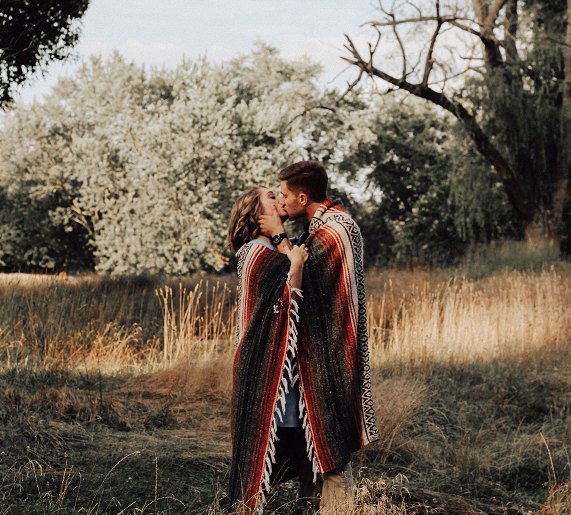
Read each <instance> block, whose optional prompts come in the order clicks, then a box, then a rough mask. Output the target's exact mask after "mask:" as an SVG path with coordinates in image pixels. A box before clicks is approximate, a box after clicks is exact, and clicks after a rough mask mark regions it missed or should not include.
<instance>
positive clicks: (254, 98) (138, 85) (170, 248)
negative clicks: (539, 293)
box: [0, 45, 356, 275]
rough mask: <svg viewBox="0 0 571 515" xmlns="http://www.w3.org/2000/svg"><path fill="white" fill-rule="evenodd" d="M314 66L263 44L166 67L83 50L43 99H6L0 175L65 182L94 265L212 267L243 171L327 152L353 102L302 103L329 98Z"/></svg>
mask: <svg viewBox="0 0 571 515" xmlns="http://www.w3.org/2000/svg"><path fill="white" fill-rule="evenodd" d="M318 73H319V67H318V66H316V65H315V64H313V63H311V62H309V61H307V60H299V61H293V62H288V61H286V60H284V59H282V58H281V57H280V56H279V54H278V52H277V51H276V50H275V49H273V48H270V47H268V46H265V45H258V46H257V47H256V48H255V49H254V51H253V52H252V54H251V55H249V56H242V57H239V58H237V59H234V60H232V61H230V62H228V63H223V64H221V65H213V64H211V63H209V62H208V61H207V60H206V59H202V60H199V61H196V62H190V61H185V62H183V63H182V64H181V65H180V66H178V67H177V68H176V69H174V70H164V69H163V70H157V69H152V70H150V71H145V70H144V69H143V68H141V67H138V66H136V65H135V64H132V63H127V62H125V60H124V59H123V58H121V57H120V56H119V55H118V54H115V55H114V56H112V57H111V58H110V59H109V60H107V61H104V60H102V59H101V58H92V59H91V60H90V61H89V62H88V63H84V65H83V66H82V67H81V69H80V70H79V71H78V72H77V73H76V75H75V76H74V77H72V78H68V79H62V80H60V82H59V84H58V86H57V87H56V88H55V89H54V91H53V93H52V94H51V95H50V96H49V97H48V98H47V99H46V101H45V104H42V105H34V106H32V107H31V108H29V109H27V108H19V109H15V110H14V111H13V112H12V113H10V116H9V117H8V120H7V122H6V124H5V125H6V127H5V131H4V137H3V140H2V144H1V145H2V152H3V153H4V154H5V155H6V156H7V159H6V160H5V162H4V164H3V165H0V181H2V182H3V183H4V184H9V183H10V182H11V181H13V180H14V178H18V177H25V178H27V179H28V180H30V181H32V182H33V183H34V184H35V186H34V188H33V190H34V192H35V193H36V194H46V192H49V191H52V190H54V189H61V190H63V191H66V192H68V193H69V195H70V198H71V203H70V208H69V209H68V211H67V217H68V219H70V220H73V221H75V222H76V223H79V224H81V225H82V226H83V227H85V228H86V230H88V232H89V234H90V235H91V237H92V241H93V244H94V246H95V258H96V269H97V270H98V271H100V272H104V273H111V274H116V275H125V274H159V273H167V274H177V275H180V274H188V273H191V272H195V271H198V270H206V271H208V270H220V269H222V268H223V267H224V265H225V263H227V260H228V256H229V253H228V252H227V251H226V250H225V248H226V245H225V234H226V227H227V222H228V218H229V212H230V209H231V206H232V203H233V201H234V199H235V198H236V197H237V196H238V195H239V194H241V192H243V191H244V190H246V189H247V188H249V187H250V186H251V185H253V184H266V185H270V186H272V187H274V186H275V183H276V179H275V176H276V172H277V170H279V169H280V168H282V167H284V166H286V165H287V164H289V163H291V162H292V161H296V160H301V159H306V158H308V157H310V156H320V157H322V158H325V157H326V155H327V152H333V153H334V148H333V149H332V147H331V145H334V144H335V142H337V141H338V140H340V139H343V136H342V133H343V128H344V127H345V126H346V125H347V124H346V123H345V122H344V121H343V117H344V116H346V117H347V118H348V119H349V120H352V119H353V118H354V117H355V115H356V114H355V113H348V114H345V113H344V112H343V111H342V110H340V111H339V112H337V113H335V114H333V113H330V112H329V111H327V113H328V115H326V116H320V114H319V113H317V112H316V111H308V110H307V107H308V106H313V105H319V104H320V103H321V101H323V102H326V101H329V98H327V95H325V96H326V98H322V95H323V94H322V93H321V92H320V90H319V89H318V88H317V87H316V85H315V84H314V79H315V78H316V77H317V74H318ZM329 96H331V95H330V94H329ZM318 117H319V122H316V121H315V120H317V118H318ZM326 149H329V150H326ZM38 192H39V193H38Z"/></svg>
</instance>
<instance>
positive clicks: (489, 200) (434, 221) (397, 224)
mask: <svg viewBox="0 0 571 515" xmlns="http://www.w3.org/2000/svg"><path fill="white" fill-rule="evenodd" d="M370 110H371V111H372V112H376V113H379V114H378V115H376V117H375V118H374V119H373V120H372V123H371V131H372V132H373V133H374V134H375V138H374V139H373V140H368V141H364V142H361V143H360V144H359V146H358V149H357V151H356V152H353V153H348V154H347V155H346V156H345V159H344V161H343V162H342V163H341V165H340V167H341V168H342V169H345V170H348V171H349V172H350V173H352V174H353V175H354V174H356V173H357V172H358V171H364V172H365V174H364V177H363V179H364V180H365V182H366V184H367V191H369V192H373V193H372V194H371V195H370V197H369V200H368V202H367V205H366V206H365V208H364V209H362V210H361V212H360V213H359V216H358V217H359V221H360V225H361V229H362V232H363V235H364V239H365V242H366V245H365V251H366V262H367V264H368V265H369V266H379V265H387V264H389V263H391V262H395V261H396V262H401V263H412V262H415V261H416V262H421V263H423V264H433V265H434V264H437V265H441V264H448V263H450V262H451V261H453V260H454V258H456V257H458V256H459V255H461V254H462V253H463V251H464V250H465V248H466V246H467V245H470V244H473V243H477V242H488V241H490V240H492V239H496V238H502V237H506V236H514V235H515V234H517V224H514V220H513V219H514V217H513V210H512V209H511V207H510V205H509V203H508V201H507V198H506V196H505V193H504V192H503V190H502V189H501V184H497V183H498V181H497V179H496V177H495V174H494V172H493V170H491V168H490V166H489V165H488V164H487V163H485V162H484V161H483V160H482V159H481V158H480V157H479V156H478V154H477V153H475V151H474V149H473V145H471V142H470V141H469V140H466V138H465V136H464V135H463V134H462V133H459V131H457V130H455V124H454V122H453V120H451V119H450V117H448V116H443V115H442V113H438V112H437V111H436V110H435V109H434V108H431V107H430V106H426V105H423V104H419V103H418V102H394V101H393V102H391V101H385V102H383V103H381V102H377V103H376V104H373V105H371V106H370ZM460 155H461V158H459V157H458V156H460ZM492 181H494V182H495V183H496V185H493V184H491V182H492Z"/></svg>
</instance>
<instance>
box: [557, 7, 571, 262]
mask: <svg viewBox="0 0 571 515" xmlns="http://www.w3.org/2000/svg"><path fill="white" fill-rule="evenodd" d="M563 56H564V65H563V70H564V72H565V82H564V86H563V88H564V89H563V107H562V123H563V127H562V131H561V138H562V141H561V146H560V148H561V163H560V168H559V191H558V192H557V193H558V195H557V196H555V198H554V211H555V212H556V213H557V212H560V213H561V215H560V219H561V220H558V223H559V224H560V226H561V253H562V254H563V255H564V256H565V257H571V234H569V233H570V231H571V191H570V187H569V186H570V185H569V178H570V177H571V0H567V33H566V37H565V46H564V47H563Z"/></svg>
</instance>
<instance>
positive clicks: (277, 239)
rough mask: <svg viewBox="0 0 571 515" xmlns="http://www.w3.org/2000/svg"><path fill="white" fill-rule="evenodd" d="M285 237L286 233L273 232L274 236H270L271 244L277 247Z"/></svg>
mask: <svg viewBox="0 0 571 515" xmlns="http://www.w3.org/2000/svg"><path fill="white" fill-rule="evenodd" d="M285 238H287V234H285V233H281V234H275V235H274V236H272V245H274V246H275V247H277V246H278V245H279V244H280V243H281V242H282V240H283V239H285Z"/></svg>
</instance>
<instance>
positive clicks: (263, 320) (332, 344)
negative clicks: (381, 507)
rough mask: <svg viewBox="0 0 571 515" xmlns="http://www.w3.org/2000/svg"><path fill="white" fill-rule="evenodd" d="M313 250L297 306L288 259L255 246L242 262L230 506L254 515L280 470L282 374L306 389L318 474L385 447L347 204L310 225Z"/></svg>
mask: <svg viewBox="0 0 571 515" xmlns="http://www.w3.org/2000/svg"><path fill="white" fill-rule="evenodd" d="M305 244H306V246H307V247H308V249H309V259H308V260H307V262H306V264H305V268H304V274H303V282H302V291H303V300H301V301H300V303H299V305H298V302H296V300H295V298H294V291H293V290H292V288H291V287H290V285H289V281H288V270H289V264H290V263H289V260H288V258H287V257H286V256H285V255H283V254H278V253H277V252H275V251H273V250H271V249H269V248H268V247H266V246H264V245H262V244H259V243H255V242H251V243H248V244H246V245H244V246H243V247H242V248H241V249H240V250H239V251H238V254H237V257H238V277H239V295H238V297H239V298H238V324H237V325H238V327H237V339H236V342H237V347H236V353H235V356H234V367H233V374H234V389H233V394H232V412H231V433H232V467H231V470H230V478H229V496H230V498H231V499H233V500H238V499H241V500H243V501H244V503H245V504H246V506H248V507H250V508H255V507H256V506H257V505H258V503H259V502H260V500H263V496H264V494H263V492H264V491H267V490H269V487H270V476H271V472H272V467H273V466H278V465H279V464H278V465H276V464H275V439H276V432H277V427H276V421H275V416H274V415H275V413H276V412H279V411H281V412H284V409H285V406H284V403H285V390H286V389H287V387H288V386H287V385H288V381H287V379H286V377H285V376H284V374H289V375H290V377H289V379H290V381H289V383H290V384H291V383H292V382H293V383H295V382H296V381H297V380H299V383H300V385H299V387H300V394H301V398H300V403H299V411H300V417H301V418H302V419H303V428H304V430H305V437H306V442H307V454H308V458H309V460H310V461H311V462H312V463H313V469H314V472H315V473H316V474H317V473H318V472H319V473H324V472H328V471H330V470H333V469H335V468H337V467H340V466H342V465H343V464H345V463H348V462H349V461H350V453H351V452H354V451H356V450H358V449H360V448H361V447H363V446H364V445H366V444H368V443H370V442H373V441H375V440H377V439H378V438H379V437H378V433H377V427H376V422H375V412H374V406H373V397H372V391H371V375H370V368H369V347H368V340H367V316H366V306H365V289H364V277H363V260H362V243H361V234H360V231H359V228H358V227H357V225H356V224H355V222H354V221H353V220H352V219H351V217H350V216H349V215H348V214H347V213H346V212H345V211H344V210H343V209H342V208H341V206H340V203H339V202H336V201H332V200H331V199H327V200H326V201H325V202H324V203H323V204H322V205H321V206H320V208H319V209H318V211H317V212H316V214H315V216H314V217H313V219H312V221H311V223H310V225H309V235H308V236H307V237H306V239H305ZM288 351H289V357H288ZM291 356H294V358H295V361H296V362H297V367H296V366H295V364H294V365H293V366H292V363H291V361H290V359H289V358H290V357H291ZM292 374H293V377H292Z"/></svg>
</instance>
